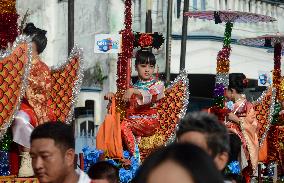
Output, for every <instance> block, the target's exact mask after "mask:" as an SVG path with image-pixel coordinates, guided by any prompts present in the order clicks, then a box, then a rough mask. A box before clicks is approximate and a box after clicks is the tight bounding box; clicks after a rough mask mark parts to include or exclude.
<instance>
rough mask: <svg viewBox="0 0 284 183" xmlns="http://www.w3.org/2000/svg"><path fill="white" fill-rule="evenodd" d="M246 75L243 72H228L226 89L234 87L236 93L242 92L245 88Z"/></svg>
mask: <svg viewBox="0 0 284 183" xmlns="http://www.w3.org/2000/svg"><path fill="white" fill-rule="evenodd" d="M245 79H246V76H245V75H244V74H243V73H231V74H229V86H228V89H229V90H232V89H235V90H236V91H237V93H243V92H244V88H246V82H245V81H246V80H245Z"/></svg>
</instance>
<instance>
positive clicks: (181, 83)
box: [138, 71, 189, 159]
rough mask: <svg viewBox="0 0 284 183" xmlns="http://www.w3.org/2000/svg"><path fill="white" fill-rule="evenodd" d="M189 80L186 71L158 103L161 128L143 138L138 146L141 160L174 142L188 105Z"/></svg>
mask: <svg viewBox="0 0 284 183" xmlns="http://www.w3.org/2000/svg"><path fill="white" fill-rule="evenodd" d="M188 97H189V91H188V79H187V74H186V72H185V71H183V72H181V74H180V75H179V76H178V77H177V78H176V79H175V80H174V81H173V82H172V83H171V85H170V86H169V87H168V88H167V89H166V91H165V97H163V98H162V99H161V100H160V101H159V103H158V106H157V108H158V113H159V116H160V119H159V122H160V127H159V128H157V130H156V133H155V134H154V135H152V136H150V137H142V139H141V142H140V143H139V144H138V146H139V151H140V155H141V159H144V158H145V157H147V156H148V155H149V154H150V153H151V152H152V151H153V150H154V149H155V148H157V147H159V146H162V145H165V144H167V143H169V142H173V140H174V133H175V130H176V128H177V123H178V121H179V119H180V118H182V117H183V116H184V115H185V113H186V109H187V105H188Z"/></svg>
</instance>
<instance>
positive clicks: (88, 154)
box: [82, 146, 140, 183]
mask: <svg viewBox="0 0 284 183" xmlns="http://www.w3.org/2000/svg"><path fill="white" fill-rule="evenodd" d="M82 151H83V154H84V165H85V166H84V171H85V172H87V171H88V169H89V168H90V167H91V166H92V165H93V164H95V163H97V162H99V161H107V162H109V163H110V164H112V165H114V166H116V167H117V168H119V179H120V182H122V183H128V182H130V181H131V180H132V179H133V178H134V176H135V173H136V171H137V170H138V168H139V165H140V164H139V159H138V158H136V157H135V156H130V153H129V151H123V159H121V160H118V159H111V158H108V157H107V152H103V151H101V150H98V149H95V148H94V149H91V148H90V147H88V146H87V147H84V148H83V149H82Z"/></svg>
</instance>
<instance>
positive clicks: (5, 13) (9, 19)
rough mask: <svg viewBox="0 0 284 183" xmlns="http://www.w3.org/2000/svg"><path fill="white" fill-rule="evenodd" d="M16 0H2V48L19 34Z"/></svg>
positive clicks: (0, 41) (0, 24)
mask: <svg viewBox="0 0 284 183" xmlns="http://www.w3.org/2000/svg"><path fill="white" fill-rule="evenodd" d="M18 17H19V15H18V14H17V11H16V0H5V1H0V50H1V49H6V47H7V45H8V43H13V42H14V41H15V39H16V37H17V36H18V25H17V19H18Z"/></svg>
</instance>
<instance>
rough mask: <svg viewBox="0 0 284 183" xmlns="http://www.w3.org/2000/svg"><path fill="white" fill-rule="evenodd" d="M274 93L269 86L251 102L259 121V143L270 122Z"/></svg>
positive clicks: (262, 140)
mask: <svg viewBox="0 0 284 183" xmlns="http://www.w3.org/2000/svg"><path fill="white" fill-rule="evenodd" d="M275 93H276V91H275V89H274V88H271V87H270V88H268V90H267V91H265V92H263V93H262V95H261V96H260V97H259V98H258V99H257V101H256V102H254V104H253V105H254V110H255V112H256V119H257V121H258V123H259V131H258V138H259V144H260V145H262V143H263V142H264V140H265V138H266V136H267V133H268V131H269V129H270V126H271V124H272V120H273V115H274V110H275V97H276V94H275Z"/></svg>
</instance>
